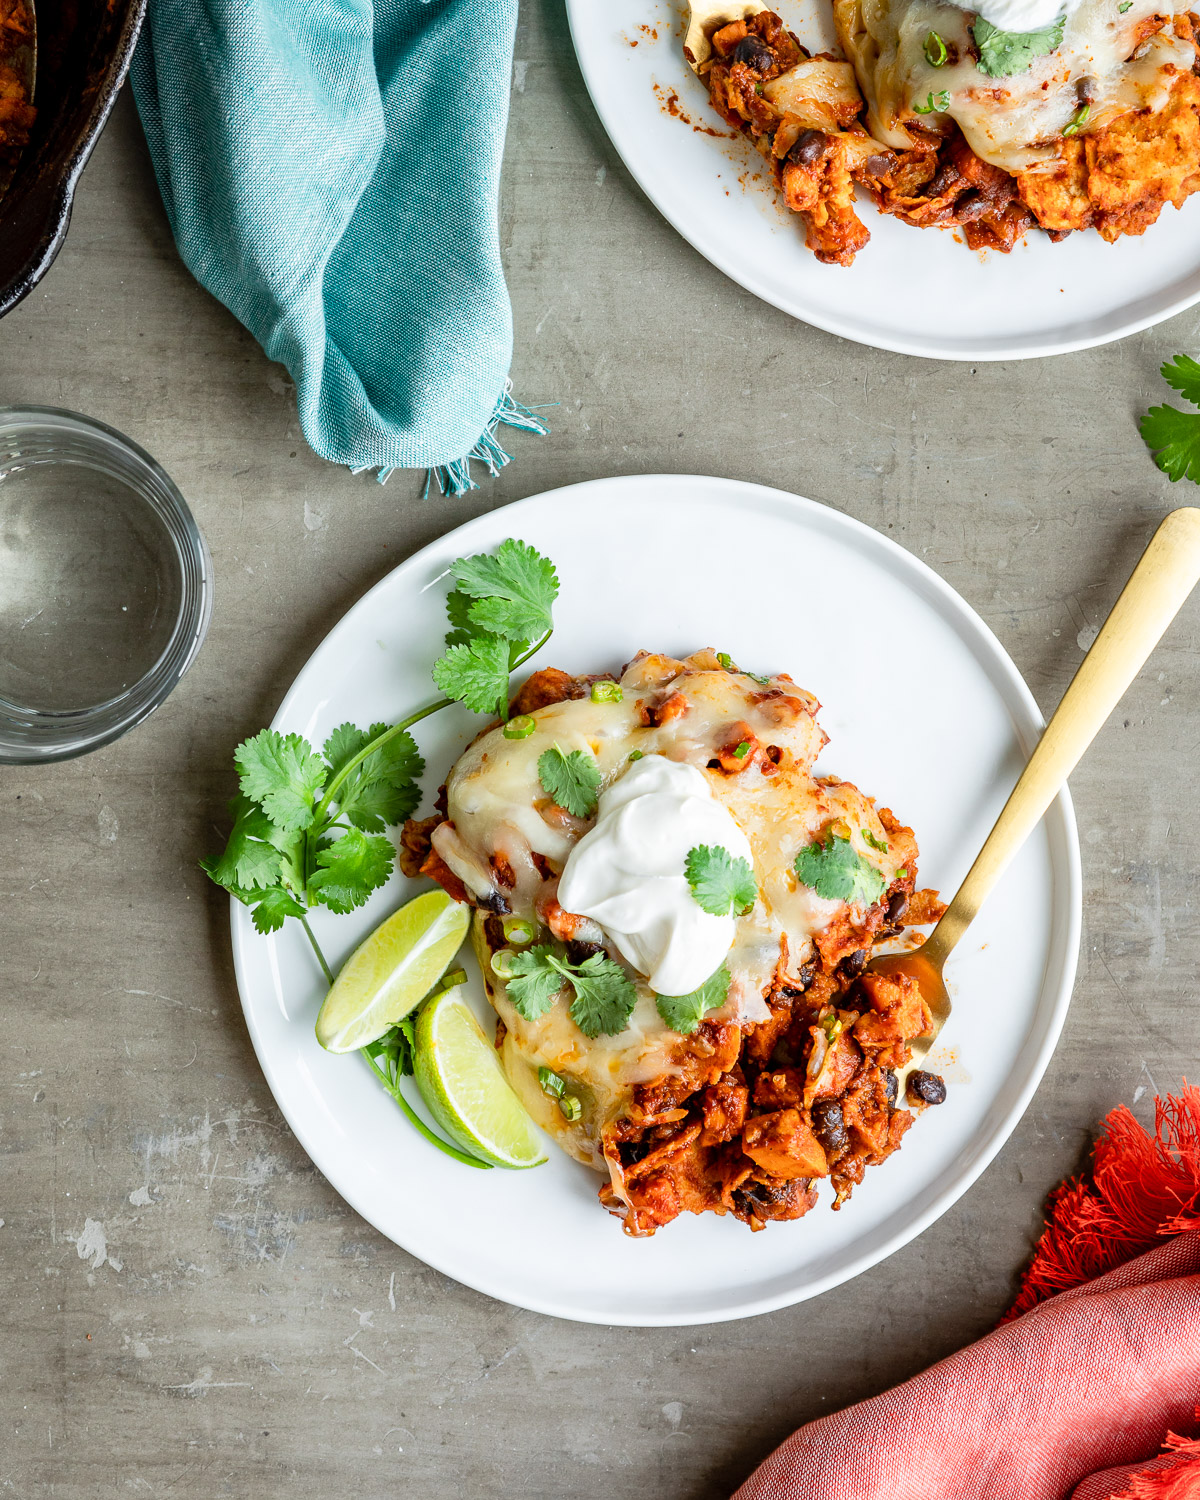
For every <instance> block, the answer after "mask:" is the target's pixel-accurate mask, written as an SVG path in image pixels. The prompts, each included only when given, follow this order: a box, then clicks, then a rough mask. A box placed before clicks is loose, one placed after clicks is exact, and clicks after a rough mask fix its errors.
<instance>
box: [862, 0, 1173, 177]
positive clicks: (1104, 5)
mask: <svg viewBox="0 0 1200 1500" xmlns="http://www.w3.org/2000/svg"><path fill="white" fill-rule="evenodd" d="M1060 13H1061V12H1060V11H1059V10H1056V12H1055V14H1056V16H1057V15H1058V14H1060ZM1156 15H1157V16H1159V17H1161V16H1162V15H1163V9H1162V7H1161V6H1159V5H1157V4H1156V3H1155V0H1133V4H1132V5H1131V6H1130V8H1129V9H1128V10H1127V11H1125V13H1124V14H1121V12H1120V11H1119V10H1118V7H1117V0H1079V3H1078V4H1076V5H1074V7H1073V8H1072V9H1071V10H1070V13H1069V14H1068V15H1067V19H1066V27H1065V30H1064V33H1063V40H1062V44H1061V45H1060V46H1059V47H1058V48H1057V50H1056V51H1054V52H1051V53H1048V54H1046V55H1045V56H1043V57H1036V58H1034V60H1033V62H1032V65H1031V66H1030V67H1029V68H1027V69H1026V70H1025V71H1023V72H1020V73H1015V74H1012V75H1011V76H1009V77H1006V78H990V77H988V76H987V75H985V74H983V73H981V72H980V71H979V69H978V68H977V67H976V65H975V61H974V58H973V55H972V40H971V35H970V31H969V27H970V25H971V24H972V22H973V20H974V13H973V12H972V11H965V10H963V9H960V8H959V7H958V6H956V5H949V4H941V3H939V0H834V17H835V20H836V22H837V28H838V35H839V38H840V40H841V43H842V46H843V47H844V49H845V51H846V55H847V57H849V59H850V60H851V62H852V63H853V64H854V71H855V73H856V75H857V77H858V82H859V86H860V88H861V89H862V92H863V96H864V98H865V99H866V102H867V125H868V128H869V129H870V132H871V134H872V135H873V136H874V137H875V138H876V139H877V140H880V141H883V142H884V143H885V144H886V145H888V146H892V147H894V148H896V149H897V150H903V149H905V148H906V147H909V146H912V145H913V144H914V138H913V136H911V135H910V134H909V130H908V127H909V126H914V125H920V126H922V127H925V128H931V129H934V130H936V129H937V128H938V124H939V121H941V120H943V119H944V118H945V117H946V116H947V115H948V116H949V117H951V118H952V119H953V120H955V121H956V122H957V124H958V126H959V129H960V130H961V131H962V133H963V135H964V136H965V137H966V139H967V142H968V144H969V145H970V147H971V149H972V151H974V153H975V155H976V156H978V157H980V158H982V160H984V161H988V162H991V163H992V164H993V165H995V166H998V167H1002V168H1004V170H1005V171H1008V172H1020V171H1023V170H1026V169H1028V168H1030V167H1034V166H1036V165H1037V164H1038V163H1041V162H1053V161H1056V160H1057V159H1058V154H1059V150H1058V148H1059V142H1060V140H1061V138H1062V131H1063V127H1064V126H1066V125H1068V124H1070V123H1071V121H1072V120H1073V119H1074V118H1075V116H1076V114H1077V112H1078V110H1079V108H1080V98H1081V96H1080V90H1079V85H1080V84H1081V83H1083V81H1084V80H1085V79H1086V80H1087V84H1086V85H1085V91H1086V93H1087V95H1088V97H1089V99H1090V101H1091V107H1090V111H1089V114H1088V118H1087V129H1088V130H1089V131H1092V130H1096V129H1099V128H1100V127H1102V126H1104V125H1107V124H1111V122H1112V121H1113V120H1115V119H1116V118H1117V117H1118V116H1120V115H1122V114H1126V113H1128V112H1129V111H1130V110H1142V109H1146V110H1150V111H1152V112H1157V111H1158V110H1161V109H1162V108H1163V106H1164V105H1165V104H1166V102H1167V98H1168V96H1169V94H1170V91H1171V88H1172V86H1173V84H1174V82H1175V80H1176V78H1177V77H1178V76H1179V74H1180V73H1186V72H1188V71H1190V69H1191V67H1192V64H1193V62H1194V61H1195V51H1194V49H1193V47H1192V46H1191V44H1190V43H1188V42H1184V41H1181V40H1180V39H1179V38H1178V37H1176V36H1175V35H1174V34H1173V33H1172V32H1171V30H1170V29H1169V25H1168V29H1167V30H1165V31H1160V32H1158V33H1156V34H1155V35H1153V36H1151V37H1150V38H1149V40H1148V41H1145V42H1143V43H1142V44H1141V45H1140V46H1139V45H1138V37H1139V35H1140V30H1141V28H1140V23H1142V22H1144V21H1145V20H1146V18H1147V17H1148V16H1156ZM993 24H998V23H993ZM1014 29H1015V28H1014ZM931 31H936V32H937V33H938V35H939V36H941V37H942V39H943V40H944V41H945V43H946V45H947V47H948V48H949V49H950V51H951V56H952V57H953V56H955V55H957V57H958V61H957V62H951V63H947V64H946V65H945V66H944V67H940V68H935V67H933V66H932V65H931V64H930V63H929V62H928V61H927V60H926V57H925V52H924V46H925V40H926V38H927V37H928V36H929V33H930V32H931ZM1135 49H1136V54H1137V55H1136V56H1133V55H1132V54H1134V53H1135ZM943 92H945V93H947V94H949V96H950V98H949V107H948V108H947V109H946V110H945V111H944V112H935V113H932V114H928V115H918V114H917V113H916V111H915V110H914V107H913V106H914V105H916V104H921V105H924V104H926V103H927V102H928V99H929V95H930V94H931V93H932V94H933V95H934V96H935V98H936V96H937V95H939V94H941V93H943Z"/></svg>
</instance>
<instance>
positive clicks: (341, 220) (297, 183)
mask: <svg viewBox="0 0 1200 1500" xmlns="http://www.w3.org/2000/svg"><path fill="white" fill-rule="evenodd" d="M516 18H517V0H375V3H372V0H150V5H149V10H148V12H147V16H146V23H145V28H144V30H143V33H142V38H141V41H140V42H139V44H138V49H137V53H136V55H135V57H134V62H133V68H132V73H131V76H132V80H133V90H134V95H135V98H136V100H137V107H138V112H139V114H140V115H141V119H142V126H143V128H144V130H145V132H146V139H147V141H148V142H149V146H150V155H151V158H152V160H153V162H154V170H155V173H156V175H157V178H158V185H159V188H160V190H161V192H162V196H163V201H164V203H165V204H166V209H167V216H168V218H169V220H170V223H171V230H172V232H173V234H174V236H175V241H176V244H177V245H178V246H179V251H180V254H181V255H182V256H183V259H184V261H185V263H186V264H187V266H188V268H189V269H190V270H191V272H192V274H193V275H194V276H195V277H196V278H197V280H199V281H200V282H201V283H202V284H203V285H204V286H205V287H207V288H208V290H209V291H210V292H212V294H213V295H214V296H215V297H218V298H219V299H220V300H221V301H222V302H223V303H224V304H225V306H226V307H228V308H229V309H230V311H231V312H233V313H234V315H235V316H236V317H237V318H239V319H240V320H241V322H242V323H244V324H245V325H246V327H247V328H248V329H249V330H250V332H251V333H252V334H253V335H254V337H255V338H256V339H257V340H258V341H259V343H260V344H261V345H262V346H263V348H264V350H265V351H266V352H267V354H268V355H269V356H270V358H271V359H275V360H280V361H281V362H282V363H283V364H285V365H286V366H287V368H288V370H289V371H290V372H291V375H292V378H293V380H294V381H295V383H296V400H297V405H298V407H299V414H300V425H301V427H302V429H303V431H304V436H305V438H306V439H307V440H308V442H309V443H310V444H311V446H312V447H313V448H314V449H315V450H316V452H317V453H319V454H320V455H321V457H322V458H327V459H330V460H332V461H333V462H335V463H341V464H348V465H349V466H350V467H351V468H353V469H356V470H361V469H368V468H376V469H378V470H379V477H380V478H381V479H386V478H387V476H388V474H389V473H390V472H391V470H392V469H394V468H428V469H430V470H432V471H434V472H435V473H436V477H437V478H438V481H439V484H440V485H441V486H442V488H443V489H444V490H445V489H449V490H451V491H452V492H454V493H458V492H460V491H461V490H463V489H468V488H473V487H474V485H473V481H472V480H471V477H470V462H471V460H473V459H479V460H481V461H482V462H484V463H486V464H487V466H488V468H489V469H490V471H491V472H492V473H495V472H496V470H497V469H498V468H499V467H501V466H502V465H503V464H504V463H506V462H507V461H508V455H507V454H506V453H505V452H504V450H503V448H502V447H501V445H500V443H499V441H498V439H497V437H496V428H497V426H498V425H499V424H501V423H507V424H508V425H511V426H517V427H526V428H529V429H531V430H534V431H538V432H544V431H545V427H544V426H543V424H542V422H541V420H540V419H539V418H538V417H537V416H536V415H535V414H534V413H533V412H531V411H530V410H529V409H528V408H526V407H523V406H520V405H519V404H518V403H516V402H515V401H513V399H512V396H511V394H510V388H509V385H508V379H507V376H508V368H509V363H510V360H511V357H512V311H511V308H510V306H509V301H508V292H507V289H506V287H505V285H504V275H503V272H502V270H501V267H500V244H499V233H498V227H497V194H498V190H499V182H500V158H501V154H502V151H503V146H504V131H505V126H506V123H507V118H508V98H509V75H510V71H511V65H512V51H513V33H514V31H515V29H516Z"/></svg>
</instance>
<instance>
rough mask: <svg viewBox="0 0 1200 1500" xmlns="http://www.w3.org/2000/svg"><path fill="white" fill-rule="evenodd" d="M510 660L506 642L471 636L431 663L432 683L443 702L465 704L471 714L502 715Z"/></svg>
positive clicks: (506, 706) (506, 698)
mask: <svg viewBox="0 0 1200 1500" xmlns="http://www.w3.org/2000/svg"><path fill="white" fill-rule="evenodd" d="M511 659H512V658H511V655H510V652H509V643H508V642H507V641H505V640H501V639H500V637H499V636H495V635H475V636H472V637H471V638H470V640H469V641H467V642H462V643H460V644H459V645H456V646H451V647H450V649H449V650H448V651H447V652H446V654H445V655H444V656H442V657H440V658H439V659H438V660H437V661H436V662H434V664H433V680H434V682H435V683H436V684H437V685H438V687H439V688H440V689H441V691H442V692H443V693H445V695H446V697H447V698H453V699H455V700H456V701H457V702H459V703H464V704H466V706H467V707H468V708H469V709H470V710H471V712H472V713H475V714H494V713H499V714H501V715H503V714H504V713H505V712H506V710H507V708H508V676H509V666H510V662H511Z"/></svg>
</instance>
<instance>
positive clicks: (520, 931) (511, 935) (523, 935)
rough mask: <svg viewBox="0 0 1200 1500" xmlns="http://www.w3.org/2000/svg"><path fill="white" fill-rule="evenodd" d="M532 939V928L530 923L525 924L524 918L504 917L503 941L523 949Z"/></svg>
mask: <svg viewBox="0 0 1200 1500" xmlns="http://www.w3.org/2000/svg"><path fill="white" fill-rule="evenodd" d="M533 939H534V927H533V923H532V922H527V921H526V920H525V918H524V917H505V919H504V941H505V942H506V943H512V944H514V945H515V946H516V947H518V948H524V947H525V946H526V944H528V943H532V942H533Z"/></svg>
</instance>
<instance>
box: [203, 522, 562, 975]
mask: <svg viewBox="0 0 1200 1500" xmlns="http://www.w3.org/2000/svg"><path fill="white" fill-rule="evenodd" d="M450 571H451V573H452V575H453V578H454V583H455V587H454V589H453V591H452V592H451V593H450V595H449V597H448V599H447V601H446V610H447V614H448V616H449V623H450V633H449V634H448V636H447V638H446V642H447V646H446V651H445V652H444V653H443V655H442V656H441V657H440V658H439V659H438V661H437V662H436V663H435V664H434V667H433V679H434V682H435V683H436V685H437V686H438V687H439V688H441V690H442V693H443V694H444V696H443V697H441V698H438V699H436V700H435V701H434V702H432V703H427V704H426V705H425V706H424V707H423V708H419V709H417V710H416V711H415V712H414V713H411V714H409V715H408V716H407V718H404V719H402V720H401V721H400V722H399V723H397V724H384V723H379V724H372V725H371V726H370V727H369V728H368V729H360V728H358V727H356V726H355V725H353V724H340V725H338V727H337V728H336V729H335V730H334V731H333V732H332V733H331V734H330V736H329V738H328V739H327V740H326V741H325V743H324V745H323V746H322V747H321V749H320V750H316V749H314V747H313V746H312V745H311V744H309V742H308V741H307V740H306V739H305V738H304V737H303V736H302V735H299V734H280V733H279V732H278V731H277V730H274V729H263V730H260V731H259V733H258V734H256V735H253V736H252V737H251V738H250V739H248V740H245V741H243V743H242V744H240V745H239V746H238V747H237V749H236V750H235V751H234V757H233V759H234V764H235V766H236V767H237V771H238V794H237V796H236V797H234V799H233V801H232V802H231V803H230V805H229V810H230V813H231V815H232V818H233V828H232V830H231V832H230V834H229V837H228V839H227V841H226V845H225V849H224V850H223V852H222V853H221V854H219V855H216V856H212V857H209V858H207V859H202V860H201V861H200V864H201V867H202V868H203V869H204V870H205V871H206V873H207V874H208V875H209V876H210V878H211V879H212V880H214V881H215V882H216V884H217V885H219V886H221V887H222V888H223V889H225V890H227V891H228V892H229V893H230V895H231V896H233V897H235V898H236V899H237V900H238V901H241V902H242V903H243V904H244V905H246V906H248V907H249V908H250V910H251V913H252V915H253V921H254V925H255V927H256V929H257V930H258V931H259V932H261V933H269V932H277V931H278V930H279V929H280V928H281V927H282V926H283V924H284V922H285V921H286V920H287V918H288V917H294V918H295V919H297V920H298V921H299V922H300V923H301V924H302V926H303V927H304V930H305V932H306V934H307V935H308V940H309V942H310V943H311V944H312V948H313V952H314V953H315V954H316V957H317V961H318V963H319V964H320V965H321V969H322V971H323V972H324V974H325V977H326V979H327V980H328V981H329V983H330V984H332V983H333V973H332V971H331V969H330V967H329V965H328V963H327V962H326V960H325V956H324V954H323V953H322V952H321V949H320V945H319V944H318V943H317V940H316V938H315V936H314V935H313V932H312V928H311V927H310V925H309V921H308V918H309V914H310V913H311V912H312V910H313V909H314V908H316V907H319V906H324V907H325V908H327V909H328V910H329V911H332V912H337V913H346V912H350V911H353V910H355V909H356V908H357V907H360V906H362V905H363V903H364V902H365V901H367V899H368V898H369V897H370V895H371V893H372V892H373V891H376V890H378V889H379V888H380V887H381V886H383V885H386V883H387V881H388V880H389V879H390V877H391V874H392V869H393V865H394V862H395V849H394V847H393V845H392V841H391V839H389V838H388V837H387V836H386V834H385V829H387V828H395V827H397V826H398V825H399V824H401V823H403V822H404V821H405V819H406V818H409V817H411V815H412V814H413V813H414V812H415V811H416V808H417V806H418V804H419V802H420V788H419V785H418V783H419V779H420V776H421V774H422V772H423V771H424V768H425V766H424V761H423V760H422V758H421V754H420V751H419V750H418V749H417V745H416V741H415V740H414V739H413V737H412V735H411V734H410V733H409V731H410V730H411V729H412V727H413V726H414V725H415V724H418V723H420V721H421V720H422V719H427V718H428V717H429V716H430V714H434V713H437V712H438V711H439V710H440V709H443V708H448V707H449V706H450V705H451V704H452V703H462V704H464V705H465V706H466V707H467V708H469V709H471V710H472V711H473V712H475V713H497V714H499V716H500V717H501V718H502V719H507V717H508V688H509V677H510V675H511V673H512V671H513V670H514V669H515V668H516V667H519V666H521V665H522V664H523V663H524V662H526V661H528V660H529V658H530V657H531V656H532V655H533V654H534V653H535V652H536V651H539V650H540V649H541V648H542V647H543V646H544V645H545V644H546V642H547V641H548V640H549V639H550V635H551V632H552V629H553V620H552V617H551V610H552V608H553V605H554V601H555V599H556V598H557V596H558V576H557V574H556V573H555V570H554V564H553V563H552V562H550V560H549V559H548V558H545V557H543V556H542V555H541V554H540V553H539V552H537V551H536V550H535V549H534V548H533V547H530V546H529V545H528V544H527V543H525V542H519V541H516V540H513V539H511V538H510V539H509V540H507V541H504V542H501V544H500V545H499V547H497V548H496V550H495V552H494V553H491V554H486V553H481V554H479V555H478V556H475V557H466V558H460V559H459V560H458V561H457V562H456V563H455V564H454V566H453V568H452V569H451V570H450Z"/></svg>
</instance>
